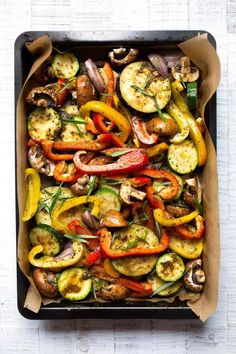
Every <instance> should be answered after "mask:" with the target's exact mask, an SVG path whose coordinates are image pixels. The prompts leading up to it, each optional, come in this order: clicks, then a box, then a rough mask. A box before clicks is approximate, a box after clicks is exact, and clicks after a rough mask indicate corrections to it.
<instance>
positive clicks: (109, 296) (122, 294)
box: [97, 284, 130, 301]
mask: <svg viewBox="0 0 236 354" xmlns="http://www.w3.org/2000/svg"><path fill="white" fill-rule="evenodd" d="M129 293H130V291H129V290H128V289H126V288H125V287H124V286H122V285H119V284H109V285H107V286H105V287H103V288H101V289H100V290H99V291H98V292H97V295H98V296H100V297H101V298H102V299H104V300H107V301H119V300H124V299H125V298H126V297H128V295H129Z"/></svg>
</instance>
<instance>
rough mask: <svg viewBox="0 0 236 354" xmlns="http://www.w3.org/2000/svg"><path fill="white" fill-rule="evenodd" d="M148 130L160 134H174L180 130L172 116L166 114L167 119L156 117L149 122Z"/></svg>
mask: <svg viewBox="0 0 236 354" xmlns="http://www.w3.org/2000/svg"><path fill="white" fill-rule="evenodd" d="M147 131H148V132H149V133H150V134H152V133H156V134H157V135H159V136H174V135H175V134H176V133H177V132H178V131H179V128H178V125H177V123H176V122H175V121H174V119H172V118H171V117H170V116H168V115H167V114H165V121H164V120H162V119H161V118H159V117H154V118H152V119H150V120H149V121H148V122H147Z"/></svg>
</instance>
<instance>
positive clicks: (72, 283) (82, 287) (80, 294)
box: [58, 267, 92, 301]
mask: <svg viewBox="0 0 236 354" xmlns="http://www.w3.org/2000/svg"><path fill="white" fill-rule="evenodd" d="M91 288H92V280H91V279H90V278H87V279H85V272H84V270H83V269H81V268H77V267H73V268H69V269H66V270H64V271H63V272H62V273H61V275H60V278H59V279H58V290H59V292H60V293H61V295H62V296H63V297H64V298H65V299H67V300H71V301H78V300H83V299H84V298H85V297H86V296H88V294H89V293H90V291H91Z"/></svg>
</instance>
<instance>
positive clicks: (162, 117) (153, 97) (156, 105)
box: [131, 85, 166, 122]
mask: <svg viewBox="0 0 236 354" xmlns="http://www.w3.org/2000/svg"><path fill="white" fill-rule="evenodd" d="M131 87H132V88H134V89H135V90H136V91H138V92H140V93H142V94H143V95H144V96H147V97H150V98H152V99H153V101H154V105H155V107H156V110H157V112H158V114H159V116H160V118H161V119H162V120H163V122H165V121H166V119H165V117H164V115H163V113H162V111H161V109H160V107H159V105H158V103H157V99H156V96H155V95H152V94H150V93H148V92H147V91H146V90H145V89H143V88H142V87H139V86H137V85H131Z"/></svg>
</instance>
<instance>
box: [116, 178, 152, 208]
mask: <svg viewBox="0 0 236 354" xmlns="http://www.w3.org/2000/svg"><path fill="white" fill-rule="evenodd" d="M145 197H146V193H145V192H142V191H139V190H138V189H136V188H134V187H132V185H131V183H130V181H125V182H123V183H122V184H121V187H120V198H121V199H122V201H123V202H124V203H125V204H133V202H132V201H131V198H135V199H138V200H144V198H145Z"/></svg>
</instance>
